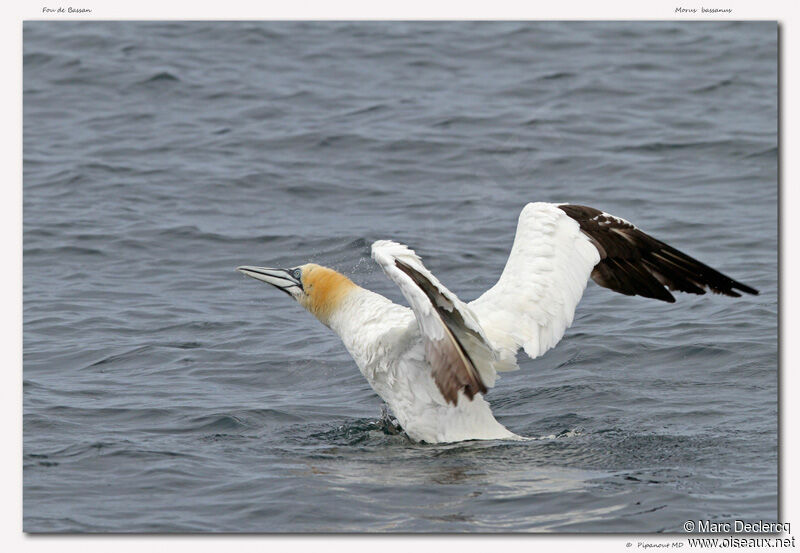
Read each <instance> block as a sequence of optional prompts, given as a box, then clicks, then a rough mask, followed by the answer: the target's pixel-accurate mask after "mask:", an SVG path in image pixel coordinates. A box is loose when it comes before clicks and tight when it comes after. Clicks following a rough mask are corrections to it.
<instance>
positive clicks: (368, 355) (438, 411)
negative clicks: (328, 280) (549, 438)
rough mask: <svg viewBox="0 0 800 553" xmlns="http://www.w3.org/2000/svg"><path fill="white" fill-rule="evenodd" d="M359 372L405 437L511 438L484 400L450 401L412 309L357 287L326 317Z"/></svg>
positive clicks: (432, 439) (431, 439) (450, 439)
mask: <svg viewBox="0 0 800 553" xmlns="http://www.w3.org/2000/svg"><path fill="white" fill-rule="evenodd" d="M329 326H330V328H331V329H332V330H333V331H334V332H336V334H338V335H339V337H340V338H341V339H342V342H343V343H344V345H345V347H346V348H347V351H348V352H350V355H351V356H352V357H353V359H354V360H355V362H356V365H357V366H358V368H359V370H360V371H361V374H362V375H364V378H366V379H367V381H368V382H369V384H370V386H372V389H373V390H375V393H377V394H378V395H379V396H380V397H381V398H382V399H383V400H384V401H385V402H386V403H387V404H388V405H389V408H390V409H391V410H392V412H393V413H394V415H395V416H396V417H397V420H398V421H399V422H400V425H401V426H402V427H403V428H404V429H405V431H406V433H407V434H408V435H409V437H410V438H412V439H413V440H417V441H425V442H429V443H437V442H457V441H461V440H468V439H497V438H512V437H514V434H512V433H511V432H509V431H508V430H506V429H505V428H504V427H503V426H502V425H501V424H500V423H499V422H497V421H496V420H495V418H494V415H492V411H491V408H490V407H489V403H488V402H487V401H486V400H485V399H484V398H483V397H482V396H481V395H476V396H475V397H474V398H473V399H472V401H469V400H465V401H459V402H458V404H457V405H452V404H449V403H448V402H447V401H446V400H445V399H444V397H443V396H442V393H441V392H440V391H439V389H438V388H437V386H436V382H435V381H434V379H433V376H432V373H431V366H430V364H429V363H428V362H427V361H426V359H425V347H424V342H423V338H422V335H421V334H420V330H419V325H418V324H417V320H416V317H415V316H414V312H413V311H412V310H411V309H409V308H408V307H405V306H402V305H398V304H396V303H394V302H392V301H391V300H389V299H387V298H385V297H383V296H381V295H380V294H376V293H375V292H371V291H369V290H366V289H364V288H361V287H357V288H354V289H352V290H351V291H350V293H349V294H348V295H347V297H346V298H345V299H344V300H343V301H342V304H341V307H340V309H338V310H337V312H336V314H335V315H334V316H333V317H332V318H331V319H330V321H329Z"/></svg>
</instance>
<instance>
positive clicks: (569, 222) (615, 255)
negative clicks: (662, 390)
mask: <svg viewBox="0 0 800 553" xmlns="http://www.w3.org/2000/svg"><path fill="white" fill-rule="evenodd" d="M590 276H591V278H592V279H593V280H594V281H595V282H596V283H597V284H599V285H600V286H604V287H606V288H610V289H612V290H615V291H617V292H620V293H622V294H627V295H640V296H645V297H649V298H656V299H660V300H663V301H667V302H674V301H675V298H674V297H673V296H672V294H670V293H669V291H668V290H667V289H666V288H669V290H679V291H682V292H690V293H694V294H704V293H705V291H706V289H710V290H711V291H712V292H716V293H721V294H726V295H729V296H739V294H738V293H737V292H736V291H735V290H740V291H742V292H747V293H749V294H757V293H758V292H757V291H756V290H755V289H753V288H750V287H749V286H746V285H744V284H742V283H740V282H736V281H735V280H733V279H731V278H729V277H727V276H725V275H723V274H722V273H720V272H718V271H716V270H714V269H712V268H711V267H709V266H707V265H704V264H703V263H701V262H699V261H697V260H696V259H693V258H691V257H689V256H688V255H686V254H684V253H682V252H680V251H678V250H676V249H675V248H672V247H671V246H668V245H667V244H664V243H663V242H660V241H658V240H656V239H655V238H653V237H651V236H649V235H647V234H645V233H644V232H642V231H641V230H639V229H638V228H636V227H635V226H633V225H632V224H631V223H629V222H628V221H625V220H624V219H620V218H618V217H614V216H613V215H609V214H607V213H604V212H602V211H600V210H597V209H594V208H591V207H585V206H578V205H568V204H560V205H557V204H548V203H531V204H528V205H526V206H525V208H524V209H523V210H522V213H521V214H520V216H519V223H518V224H517V234H516V237H515V238H514V245H513V246H512V248H511V254H510V255H509V258H508V262H507V263H506V267H505V269H504V270H503V274H502V275H501V276H500V280H498V281H497V283H496V284H495V285H494V286H493V287H492V288H490V289H489V290H487V291H486V292H485V293H484V294H483V295H482V296H480V297H479V298H478V299H476V300H475V301H473V302H471V303H470V307H472V309H473V311H474V313H475V314H476V315H477V317H478V320H479V321H480V324H481V326H482V327H483V329H484V331H485V333H486V335H487V337H488V338H489V340H490V341H491V343H492V344H493V345H494V346H495V347H497V348H500V349H501V350H502V351H503V352H504V353H505V354H508V353H516V351H517V350H518V349H519V348H520V347H523V348H524V349H525V353H527V354H528V355H529V356H531V357H538V356H539V355H542V354H543V353H544V352H546V351H547V350H548V349H550V348H552V347H553V346H555V345H556V344H557V343H558V341H559V340H560V339H561V337H562V336H563V335H564V331H565V330H566V329H567V327H569V326H570V325H571V324H572V319H573V316H574V314H575V307H576V306H577V305H578V302H579V301H580V299H581V296H582V295H583V290H584V289H585V288H586V283H587V281H588V279H589V277H590ZM665 287H666V288H665Z"/></svg>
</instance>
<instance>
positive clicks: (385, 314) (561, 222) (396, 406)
mask: <svg viewBox="0 0 800 553" xmlns="http://www.w3.org/2000/svg"><path fill="white" fill-rule="evenodd" d="M372 258H373V259H374V260H375V261H376V262H377V263H378V264H379V265H380V266H381V268H382V269H383V271H384V272H385V273H386V275H387V276H388V277H389V278H390V279H392V280H393V281H394V282H395V284H397V285H398V286H399V287H400V290H401V292H402V293H403V296H405V298H406V300H408V303H409V304H410V306H411V308H410V309H409V308H408V307H405V306H402V305H398V304H396V303H393V302H392V301H391V300H389V299H387V298H385V297H383V296H381V295H379V294H376V293H375V292H371V291H369V290H366V289H364V288H362V287H360V286H358V285H356V284H355V283H354V282H353V281H352V280H350V279H349V278H347V277H346V276H344V275H342V274H340V273H338V272H336V271H334V270H333V269H329V268H327V267H321V266H319V265H316V264H313V263H309V264H306V265H301V266H299V267H294V268H291V269H272V268H266V267H252V266H242V267H238V268H237V270H238V271H240V272H242V273H244V274H245V275H247V276H250V277H252V278H255V279H257V280H261V281H264V282H267V283H269V284H271V285H273V286H275V287H277V288H278V289H280V290H282V291H283V292H285V293H286V294H288V295H289V296H291V297H293V298H294V299H295V300H297V302H298V303H300V305H302V306H303V307H305V308H306V309H307V310H308V311H310V312H311V313H312V314H313V315H314V316H316V317H317V319H319V320H320V322H322V323H323V324H324V325H326V326H328V327H329V328H331V329H332V330H333V331H334V332H336V334H338V335H339V337H340V338H341V339H342V342H344V345H345V347H346V348H347V350H348V351H349V352H350V354H351V355H352V356H353V359H354V360H355V362H356V364H357V365H358V368H359V369H360V371H361V374H363V375H364V377H365V378H366V379H367V381H368V382H369V384H370V386H372V389H373V390H375V392H376V393H377V394H378V395H379V396H380V397H381V398H382V399H383V400H384V401H385V402H386V403H387V404H388V405H389V408H390V409H391V410H392V412H393V413H394V416H395V417H397V420H398V421H399V422H400V424H401V426H402V427H403V429H404V430H405V432H406V434H407V435H408V436H409V438H411V439H412V440H415V441H424V442H428V443H442V442H457V441H462V440H473V439H519V438H520V437H519V436H517V435H516V434H514V433H512V432H511V431H509V430H507V429H506V428H505V427H504V426H503V425H502V424H500V423H499V422H497V421H496V420H495V418H494V416H493V415H492V411H491V408H490V406H489V403H488V402H487V401H486V400H485V399H484V397H483V396H484V394H485V393H486V391H487V389H488V388H490V387H492V386H493V385H494V383H495V379H496V378H497V373H498V372H503V371H511V370H515V369H518V368H519V367H518V366H517V362H516V354H517V351H518V350H519V348H520V347H522V348H523V349H524V350H525V353H527V354H528V355H529V356H530V357H531V358H535V357H538V356H540V355H542V354H543V353H544V352H546V351H547V350H549V349H550V348H552V347H553V346H555V345H556V343H558V341H559V340H560V339H561V337H562V336H563V335H564V331H565V330H566V329H567V327H569V326H570V325H571V324H572V319H573V315H574V313H575V307H576V306H577V304H578V302H579V301H580V298H581V296H582V295H583V290H584V289H585V288H586V284H587V282H588V279H589V278H590V277H591V278H592V280H594V281H595V282H596V283H597V284H599V285H600V286H603V287H606V288H610V289H611V290H614V291H616V292H620V293H622V294H626V295H629V296H634V295H639V296H644V297H648V298H655V299H659V300H662V301H666V302H674V301H675V298H674V297H673V296H672V294H670V292H669V291H668V290H667V289H669V290H679V291H681V292H689V293H692V294H705V292H706V289H709V290H711V291H712V292H715V293H718V294H725V295H727V296H734V297H739V296H740V294H739V293H737V292H736V290H739V291H742V292H746V293H748V294H758V291H757V290H755V289H753V288H751V287H749V286H747V285H745V284H742V283H740V282H737V281H735V280H733V279H731V278H729V277H727V276H725V275H723V274H722V273H720V272H718V271H716V270H714V269H712V268H711V267H708V266H707V265H704V264H703V263H701V262H699V261H697V260H696V259H693V258H691V257H689V256H688V255H686V254H684V253H682V252H680V251H678V250H676V249H675V248H672V247H671V246H668V245H667V244H665V243H663V242H660V241H659V240H656V239H655V238H653V237H651V236H649V235H647V234H645V233H644V232H642V231H641V230H639V229H638V228H636V227H635V226H634V225H632V224H631V223H629V222H628V221H626V220H624V219H621V218H619V217H615V216H613V215H609V214H608V213H604V212H602V211H600V210H598V209H594V208H591V207H586V206H580V205H569V204H550V203H530V204H528V205H526V206H525V208H524V209H523V210H522V213H521V214H520V216H519V222H518V224H517V233H516V236H515V238H514V244H513V246H512V248H511V254H510V255H509V257H508V261H507V263H506V266H505V269H503V273H502V274H501V275H500V279H499V280H498V281H497V283H496V284H495V285H494V286H493V287H492V288H490V289H489V290H487V291H486V292H485V293H484V294H483V295H482V296H480V297H479V298H478V299H476V300H474V301H472V302H469V303H464V302H463V301H461V300H460V299H459V298H458V297H457V296H456V295H455V294H454V293H452V292H451V291H450V290H448V289H447V288H446V287H445V286H444V285H443V284H442V283H441V282H439V280H438V279H437V278H436V277H435V276H433V274H431V272H430V271H428V269H427V268H426V267H425V266H424V265H423V264H422V260H421V259H420V258H419V257H418V256H417V255H416V254H415V253H414V251H413V250H411V249H409V248H408V247H406V246H404V245H402V244H398V243H396V242H392V241H389V240H379V241H377V242H375V243H373V244H372Z"/></svg>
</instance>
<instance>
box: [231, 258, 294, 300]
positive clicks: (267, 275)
mask: <svg viewBox="0 0 800 553" xmlns="http://www.w3.org/2000/svg"><path fill="white" fill-rule="evenodd" d="M236 270H237V271H239V272H240V273H242V274H243V275H247V276H249V277H252V278H254V279H256V280H260V281H262V282H266V283H267V284H272V285H273V286H274V287H276V288H278V289H280V290H282V291H284V292H286V293H287V294H289V295H290V296H292V297H294V294H292V292H291V289H292V288H299V289H300V290H302V289H303V282H302V281H301V280H300V272H299V270H298V269H270V268H269V267H251V266H249V265H243V266H241V267H236Z"/></svg>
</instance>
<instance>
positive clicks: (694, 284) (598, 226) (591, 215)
mask: <svg viewBox="0 0 800 553" xmlns="http://www.w3.org/2000/svg"><path fill="white" fill-rule="evenodd" d="M558 207H559V208H560V209H561V210H562V211H564V213H566V214H567V215H569V216H570V217H571V218H572V219H574V220H575V221H577V222H578V225H580V228H581V231H582V232H583V233H584V234H585V235H586V236H588V237H589V239H590V240H591V241H592V243H593V244H594V245H595V247H597V250H598V251H599V252H600V262H599V263H598V264H597V265H595V267H594V269H593V270H592V280H594V281H595V282H596V283H597V284H599V285H600V286H603V287H605V288H610V289H611V290H614V291H616V292H620V293H622V294H626V295H628V296H644V297H646V298H655V299H659V300H661V301H666V302H670V303H672V302H674V301H675V298H674V297H673V296H672V294H670V293H669V291H667V289H666V288H668V289H669V290H672V291H676V290H677V291H680V292H688V293H690V294H705V293H706V290H707V289H708V290H711V291H712V292H714V293H717V294H725V295H726V296H733V297H739V296H740V295H741V294H739V292H737V290H738V291H741V292H745V293H747V294H758V290H756V289H755V288H751V287H750V286H747V285H746V284H742V283H741V282H737V281H735V280H733V279H732V278H730V277H728V276H726V275H723V274H722V273H720V272H719V271H717V270H715V269H712V268H711V267H709V266H708V265H706V264H704V263H701V262H700V261H698V260H696V259H694V258H693V257H691V256H688V255H686V254H685V253H683V252H681V251H678V250H676V249H675V248H673V247H672V246H670V245H668V244H665V243H664V242H661V241H660V240H656V239H655V238H653V237H652V236H650V235H648V234H645V233H644V232H642V231H641V230H639V229H638V228H636V227H635V226H633V225H632V224H631V223H629V222H628V221H625V220H624V219H620V218H618V217H614V216H613V215H609V214H607V213H603V212H602V211H600V210H599V209H594V208H592V207H587V206H583V205H566V204H563V205H559V206H558ZM665 287H666V288H665Z"/></svg>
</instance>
